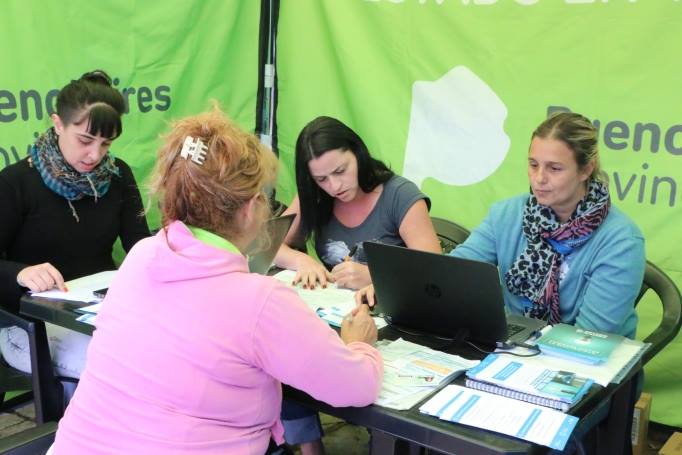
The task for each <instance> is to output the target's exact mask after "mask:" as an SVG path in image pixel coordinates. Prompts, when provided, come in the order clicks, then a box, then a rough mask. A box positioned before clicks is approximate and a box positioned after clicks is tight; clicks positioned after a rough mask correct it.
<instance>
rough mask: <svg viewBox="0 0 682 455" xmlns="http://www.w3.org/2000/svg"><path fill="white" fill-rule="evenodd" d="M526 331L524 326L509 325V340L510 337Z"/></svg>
mask: <svg viewBox="0 0 682 455" xmlns="http://www.w3.org/2000/svg"><path fill="white" fill-rule="evenodd" d="M525 329H526V327H524V326H522V325H518V324H507V339H509V338H510V337H512V336H514V335H516V334H517V333H519V332H520V331H522V330H525Z"/></svg>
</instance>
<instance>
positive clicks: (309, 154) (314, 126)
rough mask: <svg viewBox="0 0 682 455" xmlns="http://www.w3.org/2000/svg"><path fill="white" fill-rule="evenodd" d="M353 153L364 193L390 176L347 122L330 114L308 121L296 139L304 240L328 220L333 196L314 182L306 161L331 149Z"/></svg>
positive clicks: (332, 206) (387, 169) (316, 233)
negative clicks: (329, 115)
mask: <svg viewBox="0 0 682 455" xmlns="http://www.w3.org/2000/svg"><path fill="white" fill-rule="evenodd" d="M335 149H341V150H348V151H350V152H353V155H355V158H356V159H357V161H358V185H359V186H360V188H361V189H362V191H364V192H365V193H369V192H370V191H372V190H374V189H375V188H376V187H377V186H379V185H381V184H383V183H386V182H387V181H388V180H389V179H390V178H391V177H393V171H391V170H390V169H389V168H388V167H387V166H386V165H385V164H384V163H382V162H381V161H379V160H376V159H374V158H372V157H371V156H370V154H369V151H368V150H367V146H366V145H365V143H364V142H363V141H362V139H361V138H360V136H358V134H357V133H356V132H355V131H353V130H352V129H351V128H349V127H348V126H347V125H346V124H344V123H343V122H341V121H340V120H337V119H335V118H332V117H317V118H316V119H315V120H313V121H311V122H310V123H308V124H307V125H306V126H305V127H304V128H303V130H301V134H299V135H298V140H297V141H296V187H297V189H298V198H299V201H300V204H301V228H300V234H301V235H302V237H303V238H304V239H306V240H308V239H309V238H310V236H311V235H315V236H319V235H320V231H321V229H322V226H324V225H325V224H327V223H328V222H329V219H330V218H331V215H332V210H333V208H334V198H333V197H331V196H330V195H328V194H327V193H326V192H325V191H324V190H323V189H322V188H320V187H319V186H318V185H317V182H315V180H313V178H312V176H311V175H310V169H309V168H308V162H309V161H310V160H312V159H314V158H319V157H320V156H322V155H324V154H325V153H326V152H328V151H330V150H335Z"/></svg>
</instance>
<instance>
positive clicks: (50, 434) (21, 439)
mask: <svg viewBox="0 0 682 455" xmlns="http://www.w3.org/2000/svg"><path fill="white" fill-rule="evenodd" d="M56 432H57V422H47V423H44V424H42V425H38V426H37V427H35V428H31V429H29V430H24V431H22V432H21V433H17V434H13V435H11V436H7V437H4V438H2V439H0V453H3V454H5V455H36V454H44V453H45V452H47V450H48V449H49V448H50V446H51V445H52V443H53V442H54V436H55V433H56Z"/></svg>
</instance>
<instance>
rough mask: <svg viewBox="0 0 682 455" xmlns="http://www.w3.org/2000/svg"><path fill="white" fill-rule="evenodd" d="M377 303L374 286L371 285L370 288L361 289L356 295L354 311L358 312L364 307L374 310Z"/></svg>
mask: <svg viewBox="0 0 682 455" xmlns="http://www.w3.org/2000/svg"><path fill="white" fill-rule="evenodd" d="M376 303H377V302H376V298H375V297H374V285H373V284H370V285H369V286H365V287H364V288H362V289H359V290H358V292H356V293H355V309H353V311H357V310H359V309H360V307H363V306H367V307H369V308H370V309H372V308H374V305H376Z"/></svg>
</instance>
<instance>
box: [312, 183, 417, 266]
mask: <svg viewBox="0 0 682 455" xmlns="http://www.w3.org/2000/svg"><path fill="white" fill-rule="evenodd" d="M420 199H424V200H425V201H426V205H427V206H428V207H431V200H430V199H429V198H428V197H426V195H425V194H424V193H422V192H421V191H419V188H417V185H415V184H414V183H412V182H410V181H409V180H407V179H406V178H404V177H401V176H399V175H394V176H393V177H391V178H390V179H389V180H388V182H386V183H384V189H383V191H382V192H381V195H379V199H378V200H377V202H376V205H375V206H374V208H373V209H372V211H371V212H370V213H369V215H368V216H367V218H366V219H365V221H363V222H362V223H361V224H360V225H359V226H357V227H354V228H349V227H346V226H344V225H343V224H341V223H340V222H339V220H337V219H336V217H335V216H334V215H333V214H332V216H331V218H330V220H329V223H327V225H326V226H324V227H323V228H322V231H321V235H320V237H319V238H316V240H315V250H316V252H317V255H318V256H319V258H320V259H321V260H322V262H323V263H324V265H325V266H326V267H327V268H329V269H331V268H332V267H334V266H335V265H336V264H338V263H340V262H342V261H343V259H344V258H345V257H346V256H347V255H348V253H350V251H351V249H352V248H353V247H356V251H355V253H354V254H353V260H354V261H356V262H360V263H362V264H366V263H367V258H366V257H365V252H364V250H363V248H362V242H365V241H372V242H380V243H385V244H387V245H400V246H404V245H405V242H403V239H402V238H400V233H399V232H398V229H399V228H400V224H401V223H402V222H403V218H404V217H405V214H406V213H407V211H408V210H409V209H410V207H412V206H413V205H414V203H415V202H417V201H418V200H420Z"/></svg>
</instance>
